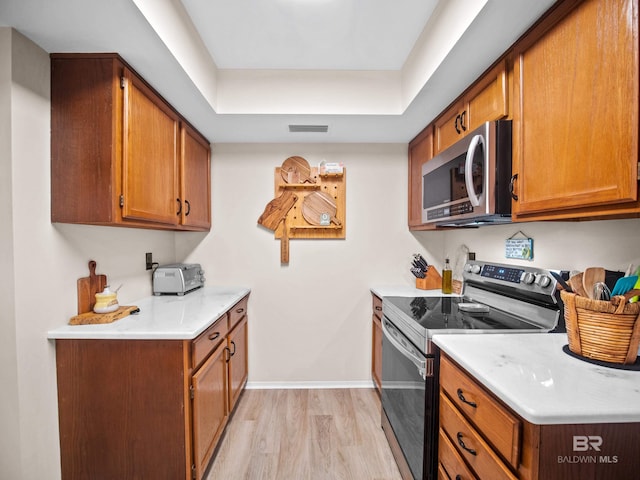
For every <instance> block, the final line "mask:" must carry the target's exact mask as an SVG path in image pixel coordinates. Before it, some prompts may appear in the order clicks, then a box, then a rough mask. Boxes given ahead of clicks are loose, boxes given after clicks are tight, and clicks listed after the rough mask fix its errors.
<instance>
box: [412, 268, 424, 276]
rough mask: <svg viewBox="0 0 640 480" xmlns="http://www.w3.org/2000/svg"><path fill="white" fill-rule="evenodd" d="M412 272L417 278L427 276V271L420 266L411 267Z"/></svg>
mask: <svg viewBox="0 0 640 480" xmlns="http://www.w3.org/2000/svg"><path fill="white" fill-rule="evenodd" d="M411 273H413V276H414V277H416V278H424V277H426V275H425V273H424V272H423V271H422V269H420V268H418V267H413V268H412V269H411Z"/></svg>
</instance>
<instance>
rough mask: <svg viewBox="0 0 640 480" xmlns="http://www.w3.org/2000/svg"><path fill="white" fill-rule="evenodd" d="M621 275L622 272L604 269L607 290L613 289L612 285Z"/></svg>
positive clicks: (622, 274)
mask: <svg viewBox="0 0 640 480" xmlns="http://www.w3.org/2000/svg"><path fill="white" fill-rule="evenodd" d="M622 277H624V272H616V271H613V270H605V271H604V283H606V284H607V287H609V290H613V287H614V286H615V284H616V282H617V281H618V279H619V278H622Z"/></svg>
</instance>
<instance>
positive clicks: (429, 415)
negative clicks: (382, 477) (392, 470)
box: [382, 317, 438, 480]
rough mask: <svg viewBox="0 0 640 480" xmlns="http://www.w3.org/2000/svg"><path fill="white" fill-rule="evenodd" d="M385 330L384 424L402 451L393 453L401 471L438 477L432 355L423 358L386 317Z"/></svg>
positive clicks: (434, 384)
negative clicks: (387, 426)
mask: <svg viewBox="0 0 640 480" xmlns="http://www.w3.org/2000/svg"><path fill="white" fill-rule="evenodd" d="M382 331H383V333H384V335H383V339H382V410H383V413H382V414H383V416H386V422H385V419H383V425H384V424H385V423H386V424H388V425H390V426H391V429H390V430H391V431H386V430H385V433H386V435H387V436H389V435H390V434H391V435H393V437H394V439H395V442H393V441H391V442H390V443H397V445H398V446H399V448H400V450H401V452H397V451H394V456H395V457H396V463H398V465H399V467H400V471H401V472H402V471H406V467H407V466H408V468H409V470H410V471H411V474H412V475H413V478H414V479H416V480H422V479H425V478H428V479H431V478H435V477H432V475H433V472H435V468H434V467H435V465H436V464H437V459H436V457H435V455H437V450H436V447H437V445H436V435H437V409H438V404H437V389H438V386H437V376H434V371H433V367H434V365H433V364H434V358H433V355H429V356H426V355H424V354H423V353H422V352H421V351H420V350H419V349H418V348H417V347H416V346H415V345H413V344H412V343H411V342H410V341H409V340H408V339H407V338H406V337H405V336H404V335H403V334H402V332H401V331H400V330H399V329H398V328H397V327H396V326H395V325H394V324H393V323H392V322H391V321H389V319H388V318H387V317H383V319H382ZM392 450H394V449H393V448H392ZM399 456H401V457H400V458H399ZM403 467H405V468H403Z"/></svg>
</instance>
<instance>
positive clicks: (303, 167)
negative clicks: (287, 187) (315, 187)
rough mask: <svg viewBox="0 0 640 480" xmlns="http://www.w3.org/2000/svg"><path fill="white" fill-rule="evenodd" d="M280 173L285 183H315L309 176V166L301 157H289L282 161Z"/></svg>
mask: <svg viewBox="0 0 640 480" xmlns="http://www.w3.org/2000/svg"><path fill="white" fill-rule="evenodd" d="M280 175H282V179H283V180H284V181H285V182H287V183H305V182H309V183H316V181H315V180H314V179H313V177H312V176H311V167H310V166H309V162H307V161H306V160H305V159H304V158H302V157H289V158H287V159H286V160H285V161H284V162H282V167H280Z"/></svg>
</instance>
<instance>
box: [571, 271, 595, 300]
mask: <svg viewBox="0 0 640 480" xmlns="http://www.w3.org/2000/svg"><path fill="white" fill-rule="evenodd" d="M583 277H584V273H583V272H578V273H576V274H575V275H572V276H571V278H570V279H569V280H568V282H567V283H569V285H570V286H571V288H572V289H573V291H574V292H576V293H577V294H578V295H580V296H582V297H587V298H590V297H589V295H588V294H587V292H586V290H585V289H584V286H583Z"/></svg>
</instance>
